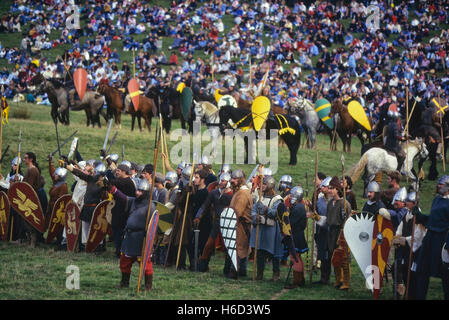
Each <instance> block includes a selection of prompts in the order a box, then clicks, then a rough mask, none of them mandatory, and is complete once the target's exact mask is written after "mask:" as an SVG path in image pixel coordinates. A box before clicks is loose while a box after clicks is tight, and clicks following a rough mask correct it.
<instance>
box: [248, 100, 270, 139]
mask: <svg viewBox="0 0 449 320" xmlns="http://www.w3.org/2000/svg"><path fill="white" fill-rule="evenodd" d="M270 109H271V102H270V99H268V98H267V97H265V96H258V97H257V98H256V99H254V102H253V104H252V106H251V112H252V116H253V123H254V130H256V131H259V130H260V129H261V128H262V126H263V124H264V123H265V121H266V120H267V118H268V114H269V112H270Z"/></svg>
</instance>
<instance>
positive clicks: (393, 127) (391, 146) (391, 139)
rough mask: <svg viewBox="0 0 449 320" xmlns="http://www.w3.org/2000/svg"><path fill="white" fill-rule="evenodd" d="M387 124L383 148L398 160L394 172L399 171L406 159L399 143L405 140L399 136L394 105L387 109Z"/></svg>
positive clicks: (397, 116) (397, 114) (397, 115)
mask: <svg viewBox="0 0 449 320" xmlns="http://www.w3.org/2000/svg"><path fill="white" fill-rule="evenodd" d="M387 115H388V118H389V122H388V124H387V132H386V136H385V141H384V148H385V150H387V151H390V152H393V153H394V154H395V155H396V158H397V160H398V167H397V169H396V170H398V171H400V170H401V168H402V164H403V163H404V160H405V158H406V155H405V152H404V151H403V150H402V148H401V145H400V144H399V141H401V140H405V139H404V138H403V137H402V135H401V134H400V131H399V130H400V128H399V127H398V126H399V125H398V119H399V111H398V110H397V107H396V105H392V106H390V107H389V108H388V112H387Z"/></svg>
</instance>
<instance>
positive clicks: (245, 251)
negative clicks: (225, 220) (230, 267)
mask: <svg viewBox="0 0 449 320" xmlns="http://www.w3.org/2000/svg"><path fill="white" fill-rule="evenodd" d="M252 206H253V198H252V197H251V192H250V190H248V189H240V190H239V191H237V192H236V193H235V194H234V196H233V197H232V200H231V204H230V205H229V207H231V208H232V209H234V211H235V213H236V214H237V219H238V220H237V221H238V222H237V255H238V257H239V258H240V259H243V258H246V257H247V256H248V255H249V250H250V249H249V238H250V235H251V208H252Z"/></svg>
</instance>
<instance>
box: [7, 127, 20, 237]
mask: <svg viewBox="0 0 449 320" xmlns="http://www.w3.org/2000/svg"><path fill="white" fill-rule="evenodd" d="M21 143H22V128H20V131H19V147H18V151H17V165H16V176H15V177H14V180H15V179H17V181H19V166H20V146H21ZM13 228H14V216H13V215H12V216H11V233H10V234H9V241H12V230H13Z"/></svg>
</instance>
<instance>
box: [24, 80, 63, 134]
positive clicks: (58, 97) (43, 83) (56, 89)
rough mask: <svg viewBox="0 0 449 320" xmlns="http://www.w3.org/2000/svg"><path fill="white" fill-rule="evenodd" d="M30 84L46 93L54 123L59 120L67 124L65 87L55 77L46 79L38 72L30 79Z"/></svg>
mask: <svg viewBox="0 0 449 320" xmlns="http://www.w3.org/2000/svg"><path fill="white" fill-rule="evenodd" d="M30 84H31V85H33V86H37V87H38V90H39V91H40V92H45V93H47V96H48V100H49V101H50V103H51V111H50V114H51V117H52V119H53V121H54V122H55V123H57V121H58V120H59V122H61V123H62V124H64V125H67V126H68V125H69V124H70V120H69V101H68V94H67V90H66V88H64V87H63V85H62V83H60V82H59V81H58V80H56V79H50V80H47V79H45V77H44V76H43V75H42V74H41V73H38V74H36V75H35V76H34V77H33V78H32V79H31V80H30Z"/></svg>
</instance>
